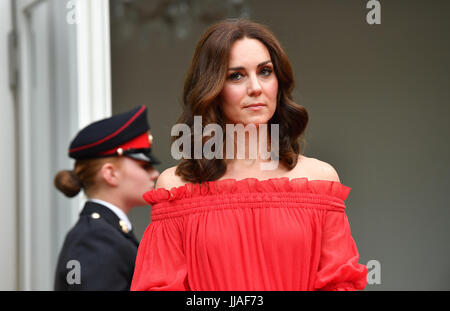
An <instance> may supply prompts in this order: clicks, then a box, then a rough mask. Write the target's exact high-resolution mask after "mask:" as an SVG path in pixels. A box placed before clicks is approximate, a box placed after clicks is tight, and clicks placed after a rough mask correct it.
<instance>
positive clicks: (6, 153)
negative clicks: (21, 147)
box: [0, 0, 17, 290]
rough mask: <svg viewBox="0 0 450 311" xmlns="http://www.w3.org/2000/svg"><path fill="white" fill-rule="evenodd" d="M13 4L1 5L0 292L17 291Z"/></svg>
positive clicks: (6, 1)
mask: <svg viewBox="0 0 450 311" xmlns="http://www.w3.org/2000/svg"><path fill="white" fill-rule="evenodd" d="M11 28H12V20H11V2H10V1H9V0H1V1H0V68H1V70H0V124H1V127H0V128H1V130H0V142H1V146H2V147H1V149H2V150H1V152H0V176H1V177H0V198H1V199H0V200H1V205H0V247H1V250H2V256H0V275H1V277H0V290H16V289H17V276H16V275H17V247H16V245H17V243H16V241H17V238H16V235H17V230H16V229H17V217H16V210H17V209H16V203H17V200H16V161H15V159H16V154H15V153H16V151H15V150H16V144H15V140H16V133H15V112H14V101H13V96H12V92H11V90H10V88H9V77H8V44H7V42H8V32H9V31H10V30H11Z"/></svg>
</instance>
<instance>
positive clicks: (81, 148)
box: [69, 105, 147, 153]
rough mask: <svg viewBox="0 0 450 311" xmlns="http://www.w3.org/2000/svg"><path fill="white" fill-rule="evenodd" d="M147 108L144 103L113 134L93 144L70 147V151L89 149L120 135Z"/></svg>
mask: <svg viewBox="0 0 450 311" xmlns="http://www.w3.org/2000/svg"><path fill="white" fill-rule="evenodd" d="M144 110H145V106H144V105H142V107H141V109H139V111H138V112H136V113H135V115H134V116H132V117H131V118H130V120H128V121H127V122H126V123H125V124H124V125H122V127H121V128H119V129H118V130H117V131H115V132H114V133H112V134H110V135H108V136H106V137H104V138H102V139H100V140H97V141H96V142H93V143H91V144H88V145H84V146H79V147H76V148H73V149H70V150H69V153H72V152H76V151H80V150H84V149H87V148H90V147H94V146H96V145H99V144H101V143H103V142H105V141H107V140H108V139H111V138H113V137H114V136H116V135H118V134H119V133H120V132H122V131H123V130H124V129H126V128H127V127H128V126H129V125H130V124H131V123H132V122H133V121H134V120H135V119H136V118H137V117H138V116H139V115H140V114H141V113H142V112H143V111H144ZM146 135H147V134H146Z"/></svg>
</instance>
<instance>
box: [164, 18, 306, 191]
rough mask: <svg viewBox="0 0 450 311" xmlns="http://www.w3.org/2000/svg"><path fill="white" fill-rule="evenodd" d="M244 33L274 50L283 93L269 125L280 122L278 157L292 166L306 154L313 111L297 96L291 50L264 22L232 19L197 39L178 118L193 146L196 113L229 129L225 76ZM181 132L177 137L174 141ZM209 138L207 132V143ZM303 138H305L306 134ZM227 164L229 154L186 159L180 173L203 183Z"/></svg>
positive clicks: (270, 51) (289, 167)
mask: <svg viewBox="0 0 450 311" xmlns="http://www.w3.org/2000/svg"><path fill="white" fill-rule="evenodd" d="M243 38H250V39H257V40H259V41H260V42H262V43H263V44H264V45H265V46H266V48H267V49H268V51H269V53H270V57H271V61H272V63H273V67H274V72H275V74H276V77H277V79H278V94H277V106H276V110H275V113H274V115H273V116H272V118H271V119H270V120H269V122H268V125H269V126H268V128H270V124H279V161H280V163H282V164H283V165H285V166H286V167H287V168H288V169H289V170H291V169H293V168H294V167H295V165H296V164H297V160H298V156H299V154H300V153H301V150H300V141H299V140H300V139H299V138H300V137H301V136H303V134H304V132H305V129H306V125H307V123H308V112H307V111H306V109H305V108H304V107H303V106H301V105H298V104H296V103H295V102H294V101H293V99H292V95H291V93H292V90H293V89H294V84H295V83H294V77H293V72H292V67H291V64H290V62H289V59H288V57H287V55H286V53H285V52H284V50H283V48H282V47H281V44H280V43H279V41H278V40H277V39H276V37H275V35H274V34H273V33H272V32H271V31H270V30H269V29H267V28H266V27H265V26H263V25H261V24H258V23H255V22H252V21H249V20H245V19H228V20H224V21H221V22H219V23H217V24H214V25H212V26H211V27H210V28H208V29H207V30H206V32H205V33H204V34H203V36H202V37H201V39H200V41H199V42H198V44H197V47H196V49H195V52H194V56H193V58H192V61H191V64H190V67H189V69H188V72H187V75H186V79H185V83H184V92H183V112H182V115H181V116H180V118H179V119H178V121H177V123H181V124H186V125H188V126H189V127H190V129H191V150H194V147H193V146H194V136H193V135H194V134H193V133H194V130H193V126H194V116H202V123H203V124H202V125H203V126H206V125H208V124H211V123H216V124H219V125H221V127H222V129H224V132H225V123H224V119H223V115H222V112H221V109H220V103H219V95H220V93H221V91H222V89H223V87H224V84H225V81H226V76H227V72H228V61H229V54H230V50H231V47H232V45H233V43H234V42H235V41H237V40H239V39H243ZM269 133H270V132H269ZM224 136H225V135H224ZM179 137H180V135H178V136H173V137H172V143H173V142H174V141H175V140H177V139H178V138H179ZM208 139H209V138H208V137H203V144H204V143H205V141H206V140H208ZM302 139H303V141H304V137H302ZM226 169H227V167H226V162H225V160H224V159H211V160H209V159H205V158H204V157H203V158H202V159H194V158H191V159H186V158H182V159H181V160H180V162H179V164H178V166H177V169H176V171H175V174H176V175H178V176H180V177H182V179H183V180H185V181H188V182H191V183H201V182H205V181H214V180H217V179H219V178H220V177H221V176H223V175H224V174H225V172H226Z"/></svg>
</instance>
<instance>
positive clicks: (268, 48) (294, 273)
mask: <svg viewBox="0 0 450 311" xmlns="http://www.w3.org/2000/svg"><path fill="white" fill-rule="evenodd" d="M293 88H294V79H293V73H292V68H291V65H290V62H289V60H288V58H287V56H286V53H285V52H284V51H283V49H282V47H281V45H280V43H279V42H278V40H277V39H276V38H275V36H274V35H273V34H272V33H271V32H270V31H269V30H268V29H267V28H266V27H265V26H263V25H261V24H258V23H254V22H251V21H248V20H242V19H238V20H225V21H222V22H219V23H217V24H215V25H213V26H211V27H210V28H209V29H208V30H207V31H206V32H205V33H204V35H203V36H202V37H201V39H200V41H199V42H198V44H197V47H196V50H195V53H194V56H193V59H192V62H191V65H190V68H189V70H188V73H187V77H186V80H185V86H184V94H183V101H184V110H183V114H182V116H181V117H180V119H179V121H178V124H184V125H185V128H188V129H190V131H187V132H186V131H185V132H183V135H186V133H188V134H189V135H190V136H189V137H188V139H187V140H185V141H187V142H188V143H189V144H190V146H185V145H183V149H184V148H185V147H190V148H188V149H190V150H192V149H195V148H196V146H195V145H196V144H197V143H198V142H200V144H201V146H202V147H205V145H206V144H207V143H208V141H209V140H210V139H211V138H208V135H203V132H201V131H200V132H199V131H198V125H196V120H199V117H201V122H202V123H201V128H202V129H205V128H206V127H208V126H210V125H212V124H216V125H217V126H216V132H217V129H219V132H220V130H222V131H223V132H224V133H225V135H215V136H214V137H212V138H213V139H214V141H215V142H216V144H215V148H214V154H216V153H215V152H216V151H217V149H218V148H219V149H220V148H222V146H224V145H225V146H224V147H225V148H224V149H225V153H226V154H227V155H231V156H230V157H228V156H227V157H226V158H225V159H224V158H223V157H222V156H218V157H213V158H211V157H209V156H203V157H198V156H195V157H192V156H189V154H187V156H185V157H184V158H182V159H181V160H180V162H179V164H178V165H177V166H175V167H172V168H169V169H167V170H165V171H164V172H163V173H162V174H161V175H160V177H159V178H158V181H157V185H156V189H155V190H152V191H149V192H147V193H146V194H145V195H144V198H145V199H146V201H147V202H148V203H150V204H153V206H152V212H151V219H152V222H151V224H150V225H149V226H148V228H147V230H146V232H145V234H144V237H143V239H142V241H141V244H140V247H139V250H138V257H137V260H136V267H135V272H134V276H133V282H132V287H131V289H132V290H355V289H363V288H364V287H365V285H366V276H367V268H366V267H365V266H363V265H360V264H358V258H359V255H358V251H357V248H356V245H355V242H354V240H353V238H352V236H351V233H350V227H349V223H348V220H347V217H346V215H345V212H344V209H345V203H344V201H345V199H346V197H347V196H348V194H349V192H350V189H351V188H349V187H347V186H344V185H343V184H341V183H340V181H339V177H338V175H337V173H336V171H335V170H334V168H333V167H332V166H331V165H329V164H327V163H325V162H322V161H319V160H317V159H313V158H308V157H306V156H304V155H302V154H301V150H300V149H301V148H300V143H299V140H300V138H301V136H302V135H303V134H304V132H305V129H306V125H307V123H308V113H307V111H306V109H305V108H304V107H302V106H301V105H298V104H296V103H295V102H294V101H293V99H292V96H291V92H292V90H293ZM230 124H231V125H234V126H237V125H242V127H243V126H245V127H246V128H247V127H253V128H254V129H255V131H256V133H257V135H252V133H251V131H250V130H249V131H248V132H247V131H246V132H244V135H238V134H237V132H236V131H233V130H230V129H231V128H230V127H229V126H228V125H230ZM268 125H270V128H269V130H268V131H267V130H264V128H265V127H266V129H267V126H268ZM273 126H275V127H273ZM196 128H197V130H196ZM235 128H236V127H235ZM216 134H217V133H216ZM273 134H275V135H273ZM183 135H178V136H175V137H174V143H175V142H176V141H177V140H179V139H181V138H182V137H181V136H183ZM209 136H211V135H209ZM230 137H231V138H233V139H231V140H230V141H232V144H231V145H230V144H228V143H224V142H228V141H227V139H228V138H230ZM252 140H256V141H252ZM267 142H270V148H269V149H270V152H271V157H270V158H267V157H263V156H262V154H263V151H264V147H262V148H261V147H260V146H267V145H268V144H267ZM274 142H275V143H274ZM252 145H253V146H254V145H257V146H258V148H257V150H258V151H257V153H256V156H250V149H251V146H252ZM240 146H241V147H242V146H243V147H244V150H245V152H244V156H242V154H241V157H239V156H237V154H238V152H237V151H236V149H239V147H240ZM175 149H177V148H175ZM197 149H198V148H197ZM204 150H205V149H203V151H204ZM211 150H212V149H211ZM230 150H231V151H230ZM219 151H220V150H219ZM266 151H267V150H266ZM274 151H275V152H274ZM183 154H184V155H186V153H183ZM217 154H219V155H222V153H220V152H219V153H217ZM253 155H254V154H253ZM268 163H272V164H273V163H275V165H272V166H271V169H261V167H262V164H268Z"/></svg>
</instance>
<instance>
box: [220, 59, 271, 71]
mask: <svg viewBox="0 0 450 311" xmlns="http://www.w3.org/2000/svg"><path fill="white" fill-rule="evenodd" d="M271 62H272V61H271V60H266V61H265V62H262V63H260V64H258V66H257V67H258V68H259V67H261V66H264V65H266V64H268V63H271ZM243 69H245V68H244V67H231V68H228V70H243Z"/></svg>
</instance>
